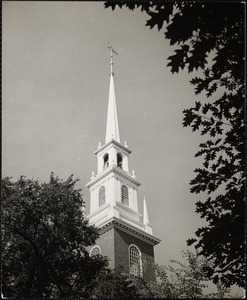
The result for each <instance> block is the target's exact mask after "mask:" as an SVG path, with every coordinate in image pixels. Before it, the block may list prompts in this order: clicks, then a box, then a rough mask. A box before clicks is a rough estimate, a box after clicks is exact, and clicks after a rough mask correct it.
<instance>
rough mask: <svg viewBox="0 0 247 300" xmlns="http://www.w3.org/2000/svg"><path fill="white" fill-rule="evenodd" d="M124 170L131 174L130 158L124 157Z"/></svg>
mask: <svg viewBox="0 0 247 300" xmlns="http://www.w3.org/2000/svg"><path fill="white" fill-rule="evenodd" d="M123 170H124V171H126V172H127V173H129V158H128V156H127V155H124V157H123Z"/></svg>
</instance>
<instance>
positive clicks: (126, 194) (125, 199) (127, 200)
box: [122, 185, 129, 206]
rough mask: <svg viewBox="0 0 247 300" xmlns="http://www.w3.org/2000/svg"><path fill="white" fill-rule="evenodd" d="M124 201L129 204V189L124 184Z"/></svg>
mask: <svg viewBox="0 0 247 300" xmlns="http://www.w3.org/2000/svg"><path fill="white" fill-rule="evenodd" d="M122 203H123V204H125V205H128V206H129V191H128V188H127V186H125V185H123V186H122Z"/></svg>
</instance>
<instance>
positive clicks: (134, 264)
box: [129, 245, 142, 276]
mask: <svg viewBox="0 0 247 300" xmlns="http://www.w3.org/2000/svg"><path fill="white" fill-rule="evenodd" d="M129 268H130V274H132V275H135V276H142V261H141V251H140V249H139V248H138V247H137V246H136V245H130V247H129Z"/></svg>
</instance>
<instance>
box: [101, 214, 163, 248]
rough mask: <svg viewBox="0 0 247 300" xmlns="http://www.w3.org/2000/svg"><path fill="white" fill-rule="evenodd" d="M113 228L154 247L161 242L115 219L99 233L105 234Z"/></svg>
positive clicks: (102, 227)
mask: <svg viewBox="0 0 247 300" xmlns="http://www.w3.org/2000/svg"><path fill="white" fill-rule="evenodd" d="M112 228H116V229H119V230H121V231H123V232H125V233H128V234H130V235H132V236H134V237H136V238H138V239H140V240H142V241H144V242H146V243H148V244H150V245H152V246H154V245H157V244H159V242H160V241H161V240H160V239H158V238H156V237H154V236H153V235H150V234H148V233H146V232H144V231H142V230H138V229H137V228H134V227H132V226H131V225H129V224H126V223H123V222H121V221H119V220H118V219H116V218H114V217H113V218H112V219H111V220H110V221H109V222H107V223H106V224H104V225H102V226H101V227H99V233H100V234H103V233H105V232H107V231H109V230H110V229H112Z"/></svg>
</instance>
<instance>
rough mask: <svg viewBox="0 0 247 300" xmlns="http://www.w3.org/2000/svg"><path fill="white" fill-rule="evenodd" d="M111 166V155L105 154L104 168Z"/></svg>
mask: <svg viewBox="0 0 247 300" xmlns="http://www.w3.org/2000/svg"><path fill="white" fill-rule="evenodd" d="M108 166H109V155H108V153H106V154H105V156H104V169H105V168H107V167H108Z"/></svg>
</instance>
